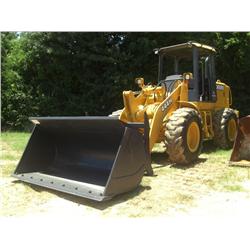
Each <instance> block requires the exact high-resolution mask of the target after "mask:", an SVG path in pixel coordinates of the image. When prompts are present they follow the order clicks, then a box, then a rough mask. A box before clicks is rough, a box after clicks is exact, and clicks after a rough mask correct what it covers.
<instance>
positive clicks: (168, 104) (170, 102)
mask: <svg viewBox="0 0 250 250" xmlns="http://www.w3.org/2000/svg"><path fill="white" fill-rule="evenodd" d="M172 102H173V101H172V99H169V100H167V101H166V102H165V103H164V104H163V105H162V107H161V111H162V112H164V111H165V110H166V109H167V108H168V107H169V106H170V105H171V104H172Z"/></svg>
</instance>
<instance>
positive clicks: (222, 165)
mask: <svg viewBox="0 0 250 250" xmlns="http://www.w3.org/2000/svg"><path fill="white" fill-rule="evenodd" d="M29 137H30V133H19V132H4V133H2V135H1V146H2V150H1V151H2V156H1V160H2V162H3V163H2V164H1V165H2V166H1V170H2V171H1V172H2V176H3V177H4V178H3V181H5V182H6V183H7V184H6V185H5V188H4V189H2V191H1V190H0V193H1V192H2V193H3V200H4V207H5V209H3V210H4V211H3V212H2V213H3V214H4V215H15V214H22V213H25V211H26V210H27V211H28V210H30V209H31V207H32V209H33V210H35V209H39V204H44V203H46V202H47V201H49V200H50V199H53V198H54V197H56V194H55V192H51V191H48V190H45V189H36V188H34V186H32V185H27V184H23V183H22V182H15V183H14V182H13V181H12V179H11V178H9V177H10V175H11V174H12V173H13V171H14V170H15V168H16V165H17V163H18V161H19V159H20V157H21V155H22V153H23V151H24V149H25V146H26V144H27V142H28V139H29ZM230 155H231V150H218V149H216V148H214V147H213V146H212V145H211V144H208V145H207V143H206V144H205V145H204V148H203V152H202V154H201V155H200V157H199V161H197V162H195V163H192V164H190V165H188V166H181V165H177V164H176V165H175V164H171V163H170V162H169V160H168V158H167V155H166V153H165V149H164V146H163V145H162V144H157V145H156V146H155V147H154V149H153V152H152V154H151V158H152V166H153V169H154V174H155V176H154V177H149V176H144V177H143V179H142V182H141V184H140V186H139V187H138V188H137V189H136V190H134V191H131V192H128V193H126V194H122V195H119V196H118V197H116V198H114V199H112V200H111V201H107V202H105V203H96V202H93V201H89V200H84V199H80V198H75V197H73V196H69V195H68V196H67V195H63V194H61V193H60V196H61V195H62V196H63V197H66V199H67V197H68V198H69V199H70V200H72V201H74V202H75V203H77V204H83V205H85V206H86V207H88V210H89V211H92V210H96V209H97V210H100V211H103V212H101V213H102V215H104V216H106V215H109V214H112V213H114V211H116V212H115V213H116V214H118V215H119V214H120V215H127V216H128V217H143V216H154V215H159V214H165V213H167V211H168V209H170V208H177V209H184V210H185V209H188V208H189V207H190V206H192V205H193V204H195V203H196V202H197V200H198V199H199V198H200V197H201V196H203V195H206V194H208V193H210V192H214V191H216V192H217V191H218V192H249V190H246V188H245V186H244V182H245V181H249V180H250V168H239V167H229V166H228V160H229V158H230ZM37 190H40V191H37ZM13 193H18V195H17V196H13ZM159 201H160V202H159ZM13 204H16V207H13ZM138 204H140V205H138Z"/></svg>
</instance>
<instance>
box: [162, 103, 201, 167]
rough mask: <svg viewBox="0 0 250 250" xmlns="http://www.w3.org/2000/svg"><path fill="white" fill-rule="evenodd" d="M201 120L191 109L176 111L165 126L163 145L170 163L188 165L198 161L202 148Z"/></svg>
mask: <svg viewBox="0 0 250 250" xmlns="http://www.w3.org/2000/svg"><path fill="white" fill-rule="evenodd" d="M202 140H203V136H202V120H201V117H200V115H199V113H198V112H197V111H196V110H195V109H192V108H180V109H177V110H176V111H175V112H173V114H172V115H171V116H170V118H169V120H168V121H167V124H166V131H165V144H166V151H167V153H168V155H169V158H170V160H171V162H173V163H179V164H188V163H191V162H193V161H195V160H197V159H198V157H199V155H200V152H201V147H202Z"/></svg>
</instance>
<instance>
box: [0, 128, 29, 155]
mask: <svg viewBox="0 0 250 250" xmlns="http://www.w3.org/2000/svg"><path fill="white" fill-rule="evenodd" d="M29 137H30V133H24V132H4V133H2V134H1V141H2V142H3V143H6V144H8V146H9V148H10V150H11V151H16V152H20V151H23V150H24V147H25V145H26V143H27V141H28V139H29Z"/></svg>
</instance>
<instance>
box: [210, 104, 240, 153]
mask: <svg viewBox="0 0 250 250" xmlns="http://www.w3.org/2000/svg"><path fill="white" fill-rule="evenodd" d="M237 126H238V125H237V115H236V113H235V112H234V110H233V109H230V108H225V109H221V110H218V111H216V112H215V113H214V115H213V129H214V143H215V144H216V146H218V147H220V148H222V149H230V148H232V147H233V144H234V140H235V136H236V132H237Z"/></svg>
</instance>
